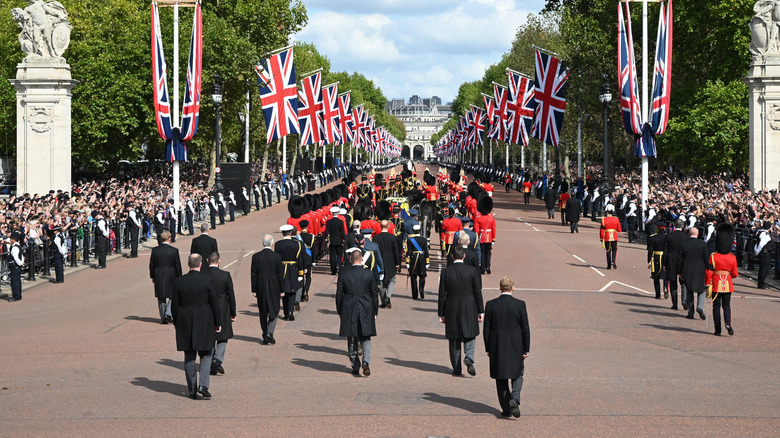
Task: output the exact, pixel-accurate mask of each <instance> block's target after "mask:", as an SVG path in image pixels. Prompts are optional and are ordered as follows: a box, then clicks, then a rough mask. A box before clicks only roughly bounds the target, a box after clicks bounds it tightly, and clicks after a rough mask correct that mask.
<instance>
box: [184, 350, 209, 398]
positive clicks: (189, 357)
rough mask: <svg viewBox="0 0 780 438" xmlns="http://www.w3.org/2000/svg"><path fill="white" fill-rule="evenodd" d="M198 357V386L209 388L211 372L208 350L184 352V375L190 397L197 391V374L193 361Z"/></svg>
mask: <svg viewBox="0 0 780 438" xmlns="http://www.w3.org/2000/svg"><path fill="white" fill-rule="evenodd" d="M196 356H200V386H203V387H204V388H208V387H209V372H210V371H211V351H210V350H185V351H184V375H185V376H186V377H187V390H188V391H189V393H190V395H192V394H195V392H196V391H197V390H198V373H197V370H196V365H195V359H196Z"/></svg>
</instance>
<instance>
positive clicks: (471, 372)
mask: <svg viewBox="0 0 780 438" xmlns="http://www.w3.org/2000/svg"><path fill="white" fill-rule="evenodd" d="M463 363H464V364H466V371H468V373H469V375H471V376H476V375H477V369H476V368H474V362H472V361H471V360H470V359H469V358H466V359H464V360H463Z"/></svg>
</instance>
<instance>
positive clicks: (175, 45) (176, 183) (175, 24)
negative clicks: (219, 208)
mask: <svg viewBox="0 0 780 438" xmlns="http://www.w3.org/2000/svg"><path fill="white" fill-rule="evenodd" d="M172 116H173V117H172V119H173V120H171V126H172V127H173V128H180V126H179V3H174V4H173V114H172ZM172 131H174V132H175V129H173V130H172ZM174 136H175V134H174ZM177 141H178V139H176V138H174V139H173V142H174V143H173V144H174V146H175V145H176V142H177ZM173 155H174V157H175V156H176V154H175V153H174V154H173ZM179 171H180V169H179V160H174V161H173V208H174V209H175V210H176V211H177V212H178V211H179V207H180V203H179V180H180V176H179Z"/></svg>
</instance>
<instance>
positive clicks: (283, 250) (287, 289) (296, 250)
mask: <svg viewBox="0 0 780 438" xmlns="http://www.w3.org/2000/svg"><path fill="white" fill-rule="evenodd" d="M294 229H295V227H294V226H292V225H287V224H285V225H282V226H281V227H280V228H279V231H281V232H282V239H281V240H279V241H277V242H276V246H275V247H274V251H276V252H277V253H278V254H279V255H280V256H282V264H283V265H284V282H283V283H282V302H283V303H284V318H282V319H284V320H286V321H295V315H294V314H293V313H294V311H295V292H296V291H297V290H298V288H300V287H301V281H302V280H303V275H304V274H305V272H304V260H303V254H304V250H303V243H302V242H301V241H299V240H297V239H292V231H293V230H294Z"/></svg>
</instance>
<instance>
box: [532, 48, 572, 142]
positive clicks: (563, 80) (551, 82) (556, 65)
mask: <svg viewBox="0 0 780 438" xmlns="http://www.w3.org/2000/svg"><path fill="white" fill-rule="evenodd" d="M568 79H569V71H568V70H566V68H565V67H564V65H563V63H561V61H560V60H559V59H558V58H556V57H554V56H551V55H549V54H547V53H544V52H542V51H541V50H538V49H537V50H536V86H535V90H534V98H535V99H536V102H537V104H538V107H537V108H536V116H535V117H534V124H533V128H532V134H531V135H532V136H533V137H534V138H538V139H539V140H541V141H543V142H545V143H547V144H549V145H553V146H555V147H557V146H558V140H559V139H560V135H561V128H562V127H563V115H564V114H565V112H566V92H567V91H568V88H569V83H568Z"/></svg>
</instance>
